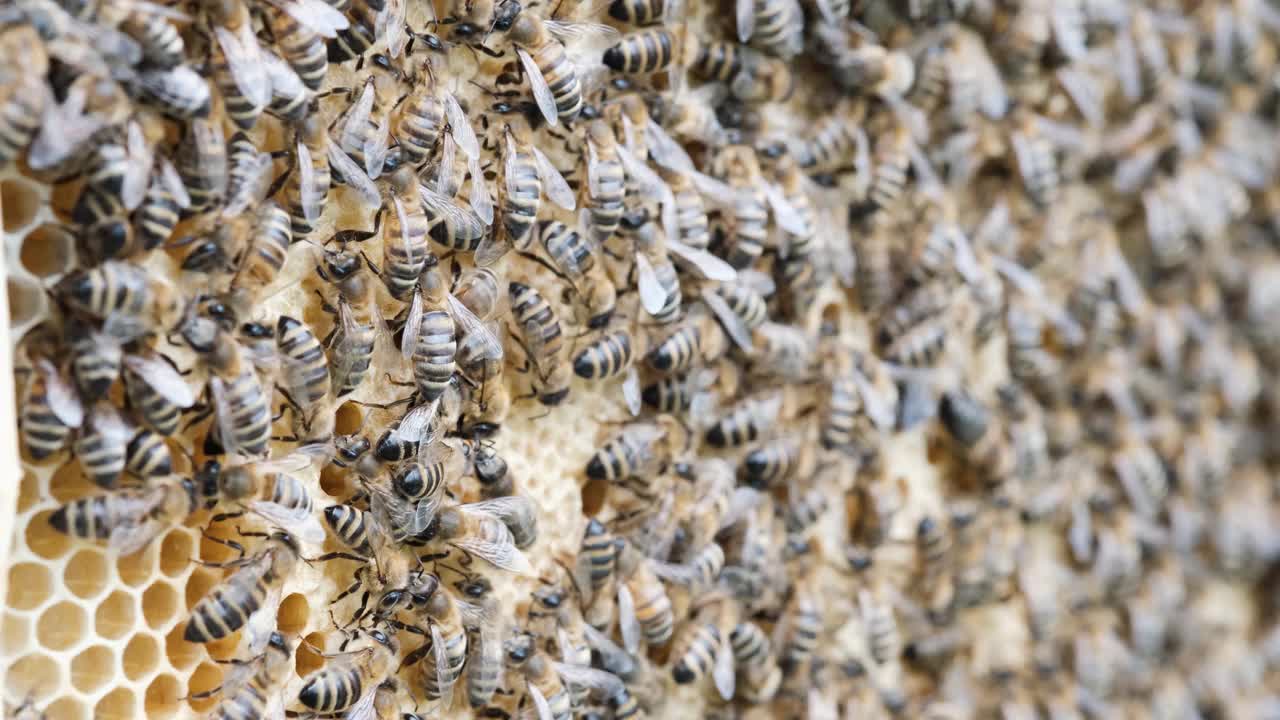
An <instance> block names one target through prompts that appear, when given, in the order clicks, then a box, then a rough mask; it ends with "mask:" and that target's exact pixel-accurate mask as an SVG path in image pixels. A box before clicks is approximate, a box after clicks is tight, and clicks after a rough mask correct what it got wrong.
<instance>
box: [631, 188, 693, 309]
mask: <svg viewBox="0 0 1280 720" xmlns="http://www.w3.org/2000/svg"><path fill="white" fill-rule="evenodd" d="M622 227H623V230H624V231H625V234H626V235H627V236H629V237H630V238H631V239H632V240H633V242H634V243H635V259H636V265H635V267H636V286H637V288H638V289H639V291H640V303H641V305H642V306H643V307H644V309H645V312H647V313H649V315H650V316H652V317H653V319H654V321H655V322H658V323H660V324H668V323H671V322H674V321H676V320H678V319H679V318H680V315H681V309H682V308H681V302H682V301H683V294H682V292H681V289H680V278H679V277H677V275H676V267H675V265H674V264H672V262H671V257H670V256H669V255H668V254H667V247H666V242H665V241H664V239H663V238H662V236H661V235H660V234H659V233H658V230H657V229H656V228H655V227H654V223H651V222H649V218H648V215H647V213H645V214H643V217H640V218H636V217H634V216H627V217H624V218H623V221H622Z"/></svg>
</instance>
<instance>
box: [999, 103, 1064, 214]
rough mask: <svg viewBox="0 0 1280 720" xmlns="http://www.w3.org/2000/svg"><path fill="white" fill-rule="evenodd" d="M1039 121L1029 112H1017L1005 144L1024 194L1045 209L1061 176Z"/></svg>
mask: <svg viewBox="0 0 1280 720" xmlns="http://www.w3.org/2000/svg"><path fill="white" fill-rule="evenodd" d="M1043 122H1044V121H1042V120H1040V119H1039V118H1037V117H1036V116H1034V115H1031V114H1029V113H1019V114H1017V115H1016V116H1015V118H1014V123H1015V128H1014V130H1013V132H1012V133H1011V134H1010V135H1009V143H1010V145H1012V147H1013V160H1014V165H1015V166H1016V168H1017V171H1018V175H1019V177H1021V178H1022V184H1023V189H1025V190H1026V193H1027V197H1028V198H1030V199H1031V201H1032V202H1033V203H1035V204H1036V205H1037V206H1038V207H1041V208H1047V207H1050V206H1051V205H1052V204H1053V201H1054V199H1055V198H1056V197H1057V195H1058V186H1059V185H1060V184H1061V177H1060V175H1059V171H1058V160H1057V157H1056V155H1055V150H1054V144H1053V141H1052V140H1051V139H1050V138H1049V137H1048V136H1047V134H1046V132H1045V130H1043V129H1042V128H1041V125H1042V123H1043Z"/></svg>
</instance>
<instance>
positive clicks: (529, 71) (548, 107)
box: [516, 48, 560, 127]
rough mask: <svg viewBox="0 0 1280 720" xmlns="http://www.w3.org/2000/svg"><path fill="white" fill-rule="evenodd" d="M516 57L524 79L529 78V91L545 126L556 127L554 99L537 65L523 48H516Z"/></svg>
mask: <svg viewBox="0 0 1280 720" xmlns="http://www.w3.org/2000/svg"><path fill="white" fill-rule="evenodd" d="M516 56H517V57H519V58H520V64H521V65H523V66H524V74H525V77H527V78H529V90H530V92H532V93H533V101H534V102H536V103H537V104H538V110H540V111H542V118H543V119H544V120H546V121H547V125H550V126H551V127H556V126H557V125H559V124H560V115H559V113H558V112H557V111H556V98H555V95H552V94H551V87H550V86H549V85H547V79H546V78H545V77H543V76H542V71H541V70H539V69H538V63H536V62H534V61H533V57H532V56H530V55H529V53H528V52H526V51H525V49H524V48H516Z"/></svg>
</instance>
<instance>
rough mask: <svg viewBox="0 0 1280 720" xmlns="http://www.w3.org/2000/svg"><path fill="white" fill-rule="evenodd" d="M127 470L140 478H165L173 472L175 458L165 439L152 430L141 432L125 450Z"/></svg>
mask: <svg viewBox="0 0 1280 720" xmlns="http://www.w3.org/2000/svg"><path fill="white" fill-rule="evenodd" d="M125 457H126V458H127V460H126V463H125V470H127V471H128V472H130V473H131V474H133V475H135V476H137V477H140V478H149V477H163V476H165V475H168V474H169V473H171V472H173V456H172V455H171V454H170V452H169V446H168V445H165V443H164V438H163V437H162V436H161V435H159V434H158V433H154V432H152V431H150V430H145V429H144V430H139V431H138V434H137V435H134V436H133V439H132V440H130V441H129V445H128V447H127V448H126V449H125Z"/></svg>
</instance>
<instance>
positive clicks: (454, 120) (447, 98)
mask: <svg viewBox="0 0 1280 720" xmlns="http://www.w3.org/2000/svg"><path fill="white" fill-rule="evenodd" d="M444 115H445V117H446V118H447V119H448V121H449V128H450V130H451V131H452V133H453V139H454V140H455V141H457V143H458V149H459V150H462V152H463V153H465V154H466V155H467V157H470V158H479V157H480V141H478V140H476V131H475V129H474V128H472V127H471V121H470V120H469V119H468V118H467V113H466V112H464V111H463V109H462V106H461V105H459V104H458V100H457V98H455V97H454V96H453V93H451V92H447V91H446V92H445V93H444Z"/></svg>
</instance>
